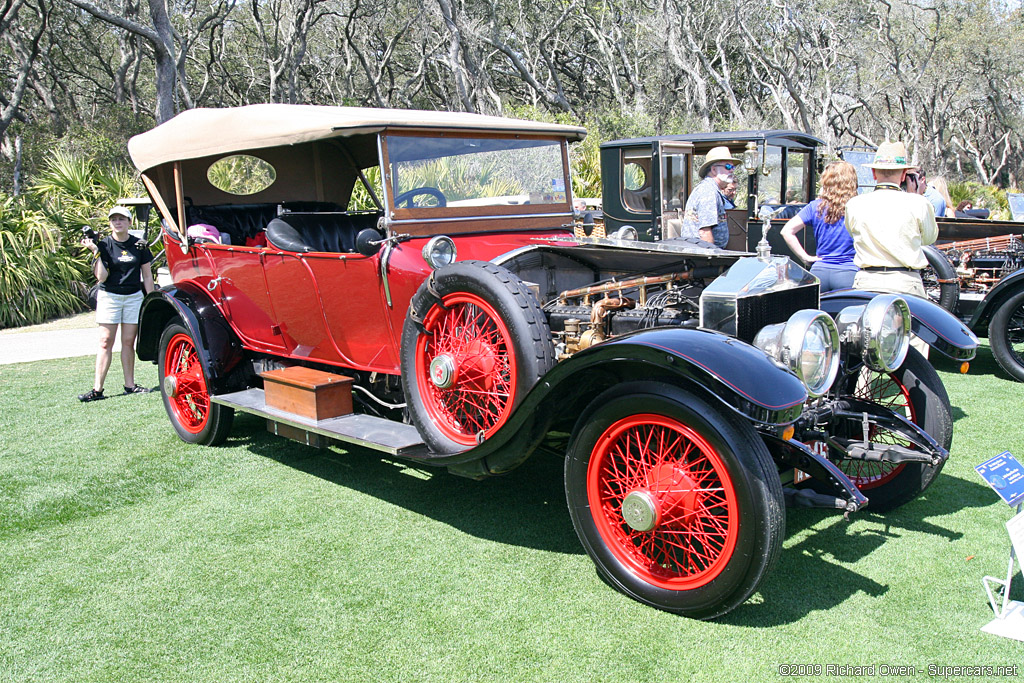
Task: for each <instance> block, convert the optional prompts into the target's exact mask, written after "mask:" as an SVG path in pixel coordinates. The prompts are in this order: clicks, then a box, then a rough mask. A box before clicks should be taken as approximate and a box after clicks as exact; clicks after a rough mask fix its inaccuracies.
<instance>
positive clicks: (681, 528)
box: [565, 382, 785, 619]
mask: <svg viewBox="0 0 1024 683" xmlns="http://www.w3.org/2000/svg"><path fill="white" fill-rule="evenodd" d="M691 447H692V448H691ZM627 463H628V469H626V468H625V466H626V464H627ZM565 495H566V499H567V501H568V504H569V515H570V516H571V517H572V522H573V526H574V527H575V528H576V533H577V535H578V536H579V538H580V541H581V542H582V543H583V547H584V548H585V549H586V551H587V554H588V555H590V557H591V559H592V560H593V561H594V564H595V565H597V569H598V571H599V572H600V573H601V574H602V575H603V576H604V577H605V578H606V579H607V580H608V581H609V582H610V583H611V584H612V585H613V586H615V587H616V588H617V589H619V590H620V591H622V592H623V593H625V594H626V595H628V596H630V597H631V598H633V599H635V600H639V601H640V602H643V603H646V604H648V605H651V606H653V607H657V608H658V609H663V610H666V611H668V612H675V613H677V614H683V615H686V616H688V617H693V618H697V619H712V618H714V617H717V616H721V615H723V614H725V613H726V612H729V611H730V610H732V609H733V608H735V607H736V606H738V605H740V604H742V603H743V602H744V601H745V600H746V599H747V598H748V597H750V595H751V594H752V593H753V592H754V591H755V590H756V589H757V587H758V585H759V584H760V582H761V580H762V578H763V577H764V576H765V574H766V573H767V572H768V570H769V569H771V567H772V565H773V564H774V563H775V561H776V559H777V558H778V554H779V551H780V549H781V548H782V541H783V539H784V537H785V506H784V501H783V496H782V486H781V484H780V483H779V474H778V470H777V469H776V466H775V463H774V462H773V461H772V458H771V455H770V454H769V453H768V449H767V448H766V447H765V445H764V442H763V441H762V440H761V439H760V437H758V435H757V433H756V432H755V431H754V429H753V427H752V426H751V425H750V424H749V423H747V422H744V421H743V420H741V419H740V418H738V417H737V416H735V415H733V414H731V413H727V412H724V411H722V410H721V409H720V408H719V407H718V406H712V405H710V404H708V403H707V402H706V401H704V400H702V399H700V398H698V397H697V396H694V395H693V394H691V393H689V392H687V391H684V390H682V389H680V388H678V387H675V386H672V385H667V384H661V383H657V382H635V383H628V384H623V385H619V386H617V387H615V388H613V389H610V390H608V391H606V392H604V393H603V394H601V395H600V396H598V397H597V398H596V399H595V400H594V401H593V403H591V405H590V407H589V408H588V409H587V410H586V411H585V412H584V414H583V416H582V417H581V418H580V419H579V421H578V422H577V426H576V429H575V431H574V434H573V439H572V444H571V445H570V448H569V453H568V457H567V459H566V461H565ZM623 503H626V506H625V509H626V511H625V512H623ZM627 519H629V520H630V521H627ZM684 539H685V540H684Z"/></svg>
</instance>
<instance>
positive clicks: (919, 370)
mask: <svg viewBox="0 0 1024 683" xmlns="http://www.w3.org/2000/svg"><path fill="white" fill-rule="evenodd" d="M850 391H851V393H852V394H853V395H855V396H859V397H861V398H870V399H872V400H874V401H875V402H877V403H880V404H882V405H886V406H888V407H890V408H891V409H892V410H893V411H894V412H897V413H899V414H901V415H903V416H904V417H907V418H908V419H910V421H911V422H913V423H914V424H916V425H917V426H919V427H921V428H922V429H924V431H926V432H928V434H929V435H930V436H931V437H932V438H933V439H935V441H936V442H937V443H938V444H939V445H940V446H942V447H943V448H945V449H946V450H949V447H950V445H951V444H952V443H953V411H952V408H951V407H950V404H949V395H948V394H947V393H946V387H945V386H944V385H943V384H942V379H941V378H940V377H939V375H938V373H937V372H935V368H933V367H932V366H931V365H930V364H929V363H928V361H927V360H926V359H925V357H924V356H922V355H921V353H920V352H919V351H917V350H916V349H914V348H911V349H910V350H909V351H908V352H907V359H906V360H905V361H904V362H903V365H901V366H900V367H899V368H897V370H896V371H895V372H894V373H892V374H891V375H885V374H882V373H878V372H871V371H868V370H865V371H864V372H863V373H862V374H861V375H859V376H858V377H856V378H854V379H851V387H850ZM871 440H872V441H875V442H877V443H898V444H907V443H908V442H907V441H906V440H905V439H901V438H900V437H899V435H896V434H893V433H888V432H887V433H875V434H872V435H871ZM839 468H840V469H841V470H843V472H845V473H846V475H847V476H849V477H850V479H851V480H853V483H855V484H857V486H858V488H860V490H861V491H862V492H863V493H864V495H865V496H867V497H868V509H869V510H872V511H875V512H884V511H886V510H892V509H893V508H897V507H899V506H900V505H903V504H904V503H906V502H908V501H910V500H913V499H914V498H916V497H917V496H918V495H919V494H921V493H922V492H923V491H924V490H925V489H927V488H928V487H929V486H931V484H932V482H934V481H935V478H936V477H938V476H939V472H941V471H942V465H939V466H938V467H932V466H930V465H926V464H924V463H903V464H902V465H895V466H894V465H892V464H891V463H884V462H865V461H863V460H846V461H843V462H841V463H839Z"/></svg>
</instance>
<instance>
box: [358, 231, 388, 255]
mask: <svg viewBox="0 0 1024 683" xmlns="http://www.w3.org/2000/svg"><path fill="white" fill-rule="evenodd" d="M382 244H384V237H382V236H381V234H380V232H379V231H378V230H377V229H376V228H363V229H362V230H360V231H359V233H358V234H357V235H356V253H358V254H362V255H363V256H373V255H374V254H376V253H377V252H378V251H380V247H381V245H382Z"/></svg>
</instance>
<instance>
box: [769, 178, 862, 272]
mask: <svg viewBox="0 0 1024 683" xmlns="http://www.w3.org/2000/svg"><path fill="white" fill-rule="evenodd" d="M856 196H857V169H856V168H855V167H854V166H853V164H849V163H847V162H845V161H835V162H832V163H831V164H829V165H828V166H826V167H825V170H824V171H823V172H822V174H821V191H820V192H819V193H818V198H817V199H815V200H813V201H812V202H811V203H810V204H808V205H807V206H805V207H804V208H803V209H801V210H800V213H798V214H797V215H796V216H794V217H793V218H790V219H789V220H788V221H787V222H786V224H785V225H784V226H783V227H782V238H783V239H784V240H785V241H786V244H787V245H789V248H790V250H792V252H793V253H794V254H795V255H796V256H797V257H798V258H799V259H800V260H801V261H803V262H804V263H807V264H810V266H811V273H813V274H814V275H816V276H817V278H818V279H819V280H821V291H822V292H829V291H832V290H833V289H849V288H850V287H853V279H854V277H855V276H856V275H857V271H858V268H857V266H856V265H855V264H854V262H853V257H854V254H855V253H856V252H855V251H854V248H853V238H852V237H850V233H849V232H847V231H846V203H847V202H848V201H850V199H852V198H853V197H856ZM808 225H809V226H811V227H812V228H813V229H814V241H815V243H816V244H817V248H816V251H817V255H816V256H811V255H810V254H808V253H807V251H806V250H804V248H803V246H802V245H801V244H800V240H799V238H798V237H797V235H798V234H799V233H800V231H801V230H803V229H804V228H805V227H807V226H808Z"/></svg>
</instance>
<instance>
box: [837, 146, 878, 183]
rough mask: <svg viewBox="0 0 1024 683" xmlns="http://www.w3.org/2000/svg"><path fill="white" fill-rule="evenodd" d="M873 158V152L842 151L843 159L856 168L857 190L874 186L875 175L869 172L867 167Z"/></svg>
mask: <svg viewBox="0 0 1024 683" xmlns="http://www.w3.org/2000/svg"><path fill="white" fill-rule="evenodd" d="M874 160H875V153H874V152H855V151H852V150H844V151H843V161H846V162H849V163H851V164H853V165H854V166H855V167H856V169H857V187H858V188H859V189H858V191H859V192H865V191H867V190H870V189H871V188H873V187H874V186H875V176H874V175H873V174H872V173H871V169H870V168H868V164H870V163H872V162H873V161H874Z"/></svg>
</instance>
